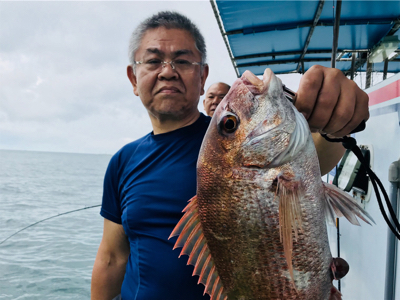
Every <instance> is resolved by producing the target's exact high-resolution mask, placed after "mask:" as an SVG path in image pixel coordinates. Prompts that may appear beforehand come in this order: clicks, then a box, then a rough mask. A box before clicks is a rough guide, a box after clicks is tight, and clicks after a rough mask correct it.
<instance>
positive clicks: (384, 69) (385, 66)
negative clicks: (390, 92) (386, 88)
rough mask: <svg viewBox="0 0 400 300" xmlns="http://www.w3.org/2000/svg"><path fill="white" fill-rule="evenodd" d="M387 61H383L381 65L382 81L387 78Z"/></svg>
mask: <svg viewBox="0 0 400 300" xmlns="http://www.w3.org/2000/svg"><path fill="white" fill-rule="evenodd" d="M388 64H389V59H388V58H386V59H385V63H384V64H383V80H385V79H386V77H387V70H388Z"/></svg>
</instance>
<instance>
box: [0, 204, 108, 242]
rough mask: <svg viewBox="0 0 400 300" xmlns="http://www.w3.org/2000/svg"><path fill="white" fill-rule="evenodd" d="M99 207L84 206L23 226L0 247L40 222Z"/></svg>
mask: <svg viewBox="0 0 400 300" xmlns="http://www.w3.org/2000/svg"><path fill="white" fill-rule="evenodd" d="M99 206H101V204H98V205H92V206H85V207H83V208H78V209H74V210H69V211H66V212H63V213H60V214H57V215H54V216H51V217H48V218H45V219H42V220H39V221H37V222H35V223H32V224H30V225H28V226H25V227H24V228H22V229H20V230H18V231H16V232H14V233H13V234H12V235H10V236H9V237H7V238H6V239H5V240H3V241H1V242H0V245H1V244H3V243H4V242H6V241H7V240H9V239H10V238H12V237H13V236H14V235H16V234H18V233H20V232H21V231H24V230H25V229H28V228H29V227H32V226H35V225H37V224H39V223H42V222H44V221H47V220H50V219H53V218H56V217H59V216H62V215H67V214H70V213H73V212H77V211H81V210H85V209H89V208H94V207H99Z"/></svg>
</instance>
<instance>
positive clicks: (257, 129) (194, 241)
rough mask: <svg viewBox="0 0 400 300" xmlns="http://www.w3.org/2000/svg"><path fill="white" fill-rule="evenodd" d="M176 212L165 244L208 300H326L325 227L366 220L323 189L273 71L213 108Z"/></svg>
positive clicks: (329, 270)
mask: <svg viewBox="0 0 400 300" xmlns="http://www.w3.org/2000/svg"><path fill="white" fill-rule="evenodd" d="M183 212H184V214H183V216H182V218H181V220H180V221H179V223H178V224H177V225H176V227H175V228H174V230H173V231H172V233H171V236H170V238H171V237H173V236H177V235H178V238H177V240H176V242H175V246H174V249H175V248H179V247H182V250H181V254H180V255H188V256H189V257H188V264H191V265H193V266H194V271H193V275H198V276H199V283H202V284H204V286H205V289H204V293H207V294H209V295H210V299H211V300H256V299H263V300H266V299H276V300H277V299H281V300H282V299H285V300H287V299H300V300H307V299H310V300H311V299H312V300H316V299H318V300H325V299H329V297H330V294H331V289H334V287H333V284H332V279H333V274H334V273H335V272H334V271H335V270H334V269H335V264H334V258H333V257H332V254H331V252H330V248H329V243H328V235H327V227H326V223H327V221H328V223H331V224H334V222H335V216H338V217H341V216H345V217H346V218H347V219H348V220H349V221H350V222H351V223H352V224H355V225H360V222H359V221H358V218H359V219H360V220H363V221H364V222H366V223H368V224H371V223H370V222H369V220H371V221H372V222H373V219H372V217H371V216H370V215H369V214H368V213H367V212H366V211H365V210H364V209H362V208H361V207H360V206H359V205H358V204H357V203H356V201H355V200H354V199H353V198H352V197H350V196H349V195H348V194H347V193H345V192H343V191H342V190H340V189H339V188H337V187H335V186H333V185H330V184H328V183H324V182H323V181H322V179H321V173H320V167H319V162H318V157H317V152H316V149H315V145H314V142H313V139H312V135H311V132H310V128H309V126H308V123H307V121H306V119H305V118H304V116H303V115H302V114H301V113H300V112H298V111H297V109H296V108H295V107H294V105H293V104H292V103H291V102H290V101H288V100H287V99H286V98H285V96H284V93H283V90H282V82H281V80H280V79H279V78H278V77H276V76H275V74H274V73H273V72H272V71H271V70H270V69H266V70H265V72H264V75H263V78H262V79H260V78H258V77H257V76H255V75H254V74H253V73H251V72H250V71H246V72H244V73H243V75H242V76H241V78H239V79H237V80H236V81H235V83H234V84H233V85H232V87H231V89H230V91H229V92H228V94H227V95H226V96H225V98H224V99H223V100H222V101H221V103H220V104H219V106H218V107H217V109H216V111H215V113H214V116H213V118H212V119H211V121H210V125H209V127H208V130H207V132H206V134H205V136H204V139H203V142H202V145H201V148H200V152H199V157H198V161H197V194H196V196H194V197H193V198H192V199H190V200H189V204H188V205H187V206H186V207H185V209H184V210H183ZM368 219H369V220H368Z"/></svg>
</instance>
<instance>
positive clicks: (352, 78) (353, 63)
mask: <svg viewBox="0 0 400 300" xmlns="http://www.w3.org/2000/svg"><path fill="white" fill-rule="evenodd" d="M355 65H356V53H355V52H353V53H351V73H350V79H351V80H354V71H355V70H354V67H355Z"/></svg>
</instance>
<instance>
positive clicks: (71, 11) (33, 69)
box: [0, 0, 300, 154]
mask: <svg viewBox="0 0 400 300" xmlns="http://www.w3.org/2000/svg"><path fill="white" fill-rule="evenodd" d="M161 10H175V11H178V12H180V13H183V14H185V15H186V16H187V17H189V18H190V19H191V20H192V21H193V22H194V23H195V24H196V25H197V26H198V27H199V29H200V31H201V32H202V34H203V35H204V37H205V40H206V45H207V51H208V64H209V66H210V74H209V76H208V79H207V81H206V88H207V87H208V86H209V85H211V84H212V83H214V82H217V81H224V82H227V83H228V84H232V83H233V82H234V81H235V79H236V75H235V71H234V69H233V66H232V63H231V61H230V59H229V55H228V51H227V49H226V46H225V44H224V42H223V39H222V36H221V33H220V30H219V28H218V25H217V22H216V19H215V16H214V13H213V10H212V8H211V4H210V2H209V1H208V0H204V1H124V2H119V1H115V2H113V1H112V2H102V1H83V2H79V1H71V2H58V1H57V2H36V1H32V2H31V1H22V2H4V1H0V149H10V150H32V151H54V152H75V153H94V154H113V153H115V152H116V151H118V150H119V149H120V148H121V147H122V146H124V145H125V144H127V143H129V142H131V141H133V140H136V139H138V138H140V137H142V136H143V135H145V134H147V133H149V132H151V131H152V128H151V124H150V120H149V117H148V114H147V111H146V110H145V109H144V107H143V106H142V104H141V101H140V99H139V98H138V97H136V96H135V95H134V94H133V89H132V86H131V84H130V82H129V80H128V78H127V76H126V66H127V65H128V63H129V61H128V50H127V49H128V41H129V38H130V34H131V33H132V31H133V30H134V29H135V27H136V26H137V25H138V24H139V22H141V21H142V20H144V19H145V18H146V17H148V16H151V15H152V14H154V13H156V12H158V11H161ZM285 76H286V77H285ZM282 77H283V82H284V83H285V84H286V85H287V86H288V87H289V88H291V89H293V90H297V87H298V84H299V81H300V75H297V74H296V75H283V76H282ZM203 98H204V96H202V97H201V98H200V101H199V110H200V111H202V112H204V109H203V104H202V101H203Z"/></svg>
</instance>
